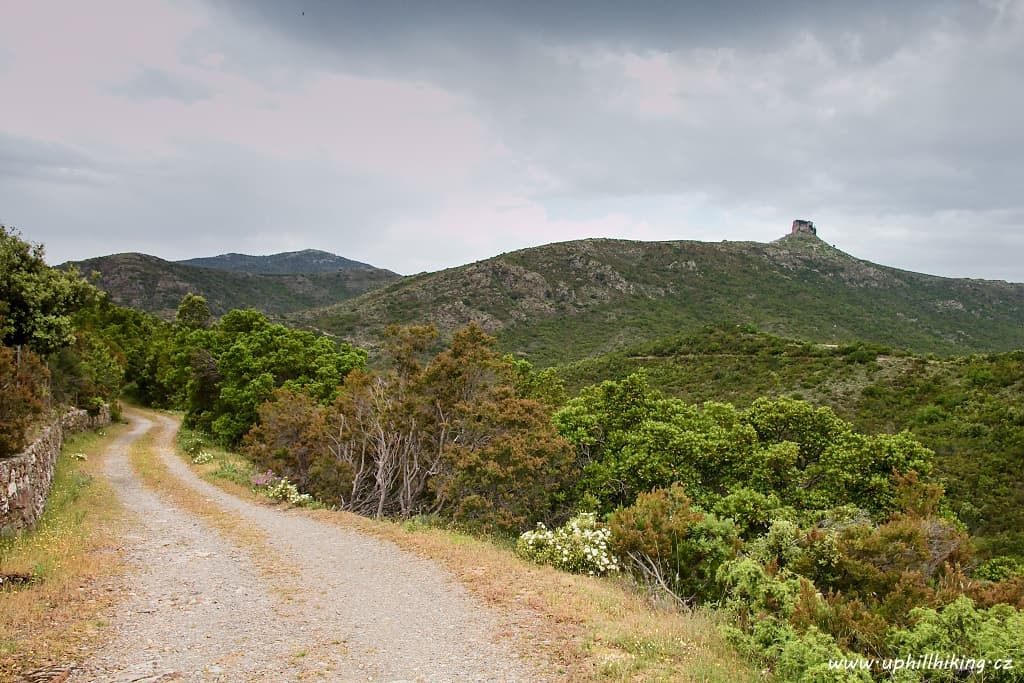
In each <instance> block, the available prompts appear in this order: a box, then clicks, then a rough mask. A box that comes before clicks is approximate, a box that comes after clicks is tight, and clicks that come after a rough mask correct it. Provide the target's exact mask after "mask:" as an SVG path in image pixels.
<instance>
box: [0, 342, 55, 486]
mask: <svg viewBox="0 0 1024 683" xmlns="http://www.w3.org/2000/svg"><path fill="white" fill-rule="evenodd" d="M48 377H49V373H48V372H47V370H46V366H45V365H43V364H42V362H41V361H40V360H39V357H38V356H36V355H35V354H34V353H32V352H31V351H25V352H24V353H23V354H22V357H21V362H20V363H18V362H17V359H16V357H15V353H14V351H13V350H12V349H9V348H7V347H6V346H0V458H3V457H7V456H11V455H16V454H17V453H19V452H21V450H22V449H23V448H24V447H25V445H26V442H27V439H26V435H27V434H28V429H29V426H30V425H31V424H32V421H33V420H34V419H35V418H36V417H38V416H39V415H40V414H41V413H42V412H43V407H44V403H43V401H44V399H45V398H46V381H47V379H48ZM4 493H5V495H6V491H5V492H4Z"/></svg>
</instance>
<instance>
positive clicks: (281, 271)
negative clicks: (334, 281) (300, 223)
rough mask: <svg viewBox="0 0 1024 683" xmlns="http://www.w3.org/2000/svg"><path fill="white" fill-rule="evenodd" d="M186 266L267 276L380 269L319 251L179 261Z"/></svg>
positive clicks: (306, 250)
mask: <svg viewBox="0 0 1024 683" xmlns="http://www.w3.org/2000/svg"><path fill="white" fill-rule="evenodd" d="M176 263H181V264H183V265H186V266H199V267H201V268H215V269H217V270H229V271H232V272H235V273H259V274H264V275H297V274H313V273H333V272H335V271H338V270H347V269H361V270H376V269H375V268H374V267H373V266H371V265H370V264H368V263H360V262H359V261H353V260H351V259H347V258H344V257H341V256H337V255H336V254H332V253H330V252H326V251H320V250H318V249H304V250H302V251H286V252H282V253H280V254H271V255H269V256H249V255H248V254H221V255H220V256H204V257H201V258H192V259H186V260H184V261H176Z"/></svg>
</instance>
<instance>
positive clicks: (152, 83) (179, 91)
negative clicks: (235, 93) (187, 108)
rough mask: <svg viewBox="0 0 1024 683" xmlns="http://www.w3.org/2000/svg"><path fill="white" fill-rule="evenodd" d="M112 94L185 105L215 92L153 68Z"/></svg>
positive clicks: (147, 69)
mask: <svg viewBox="0 0 1024 683" xmlns="http://www.w3.org/2000/svg"><path fill="white" fill-rule="evenodd" d="M111 92H113V93H114V94H115V95H124V96H126V97H131V98H134V99H139V100H159V99H169V100H177V101H179V102H184V103H185V104H194V103H195V102H198V101H200V100H207V99H210V98H211V97H212V96H213V91H212V90H210V89H209V88H207V87H205V86H202V85H200V84H198V83H196V82H194V81H189V80H187V79H185V78H181V77H180V76H176V75H174V74H171V73H168V72H167V71H164V70H163V69H154V68H152V67H144V68H143V69H141V70H140V71H139V72H138V73H137V74H135V75H134V76H132V77H131V79H129V80H128V81H127V82H125V83H123V84H120V85H117V86H114V87H113V88H111Z"/></svg>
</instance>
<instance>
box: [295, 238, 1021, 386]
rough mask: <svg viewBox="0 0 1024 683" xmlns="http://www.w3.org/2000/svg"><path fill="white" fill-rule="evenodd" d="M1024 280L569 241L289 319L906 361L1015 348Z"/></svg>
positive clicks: (758, 252)
mask: <svg viewBox="0 0 1024 683" xmlns="http://www.w3.org/2000/svg"><path fill="white" fill-rule="evenodd" d="M1022 301H1024V285H1014V284H1007V283H1001V282H981V281H976V280H955V279H948V278H939V277H933V276H929V275H921V274H917V273H910V272H906V271H900V270H896V269H893V268H887V267H885V266H879V265H875V264H872V263H869V262H866V261H861V260H858V259H856V258H853V257H852V256H849V255H847V254H844V253H843V252H841V251H838V250H836V249H834V248H832V247H830V246H829V245H827V244H825V243H824V242H822V241H821V240H819V239H817V238H816V237H811V236H793V237H786V238H783V239H781V240H777V241H775V242H772V243H769V244H759V243H754V242H722V243H715V244H711V243H703V242H686V241H678V242H629V241H624V240H604V239H595V240H583V241H577V242H564V243H559V244H549V245H546V246H542V247H536V248H531V249H524V250H521V251H517V252H513V253H510V254H503V255H501V256H497V257H494V258H491V259H487V260H485V261H480V262H478V263H473V264H469V265H466V266H461V267H459V268H451V269H448V270H444V271H440V272H437V273H428V274H422V275H417V276H414V277H408V278H403V279H402V280H400V281H397V282H394V283H392V284H389V285H388V286H386V287H382V288H379V289H376V290H373V291H370V292H367V293H366V294H363V295H361V296H359V297H356V298H354V299H351V300H348V301H344V302H341V303H338V304H335V305H331V306H328V307H326V308H322V309H317V310H312V311H305V312H299V313H293V314H289V316H288V319H289V320H292V321H294V322H295V323H296V324H302V325H308V326H311V327H313V328H315V329H319V330H326V331H328V332H330V333H332V334H336V335H338V336H341V337H344V338H347V339H350V340H352V341H353V342H355V343H358V344H361V345H367V346H376V345H377V344H379V342H380V339H381V335H382V333H383V330H384V328H386V327H387V326H388V325H391V324H416V325H421V324H433V325H435V326H436V327H437V328H438V329H439V330H440V331H441V334H442V337H443V338H448V337H450V335H451V333H452V332H453V331H454V330H455V329H458V328H460V327H462V326H464V325H467V324H469V323H470V322H473V321H476V322H478V323H480V324H481V325H483V326H484V327H485V328H486V329H487V330H488V331H489V332H491V333H492V334H494V335H495V336H497V337H498V343H499V348H500V349H501V350H503V351H506V352H509V353H513V354H515V355H517V356H519V357H523V358H525V359H526V360H529V361H530V362H531V363H533V364H534V365H535V366H537V367H546V366H550V365H557V364H559V363H566V362H571V361H576V360H581V359H583V358H586V357H588V356H591V355H594V354H598V353H606V352H609V351H612V350H614V349H616V348H619V347H622V346H628V345H632V344H637V343H640V342H644V341H650V340H654V339H657V338H660V337H664V336H667V335H673V334H679V333H683V332H691V331H695V330H697V329H699V328H700V327H701V326H702V325H704V324H713V323H721V322H723V321H731V322H733V323H740V324H749V325H755V326H757V327H758V328H760V329H763V330H767V331H769V332H772V333H775V334H780V335H786V336H791V337H798V338H803V339H811V340H815V341H818V342H830V343H837V344H853V343H857V342H858V341H866V342H870V343H872V344H882V345H886V346H899V347H901V348H908V349H912V350H914V351H916V352H919V353H938V354H949V355H954V354H963V353H973V352H991V351H1010V350H1012V349H1015V348H1020V347H1022V346H1024V327H1022V323H1024V307H1022V305H1021V304H1022Z"/></svg>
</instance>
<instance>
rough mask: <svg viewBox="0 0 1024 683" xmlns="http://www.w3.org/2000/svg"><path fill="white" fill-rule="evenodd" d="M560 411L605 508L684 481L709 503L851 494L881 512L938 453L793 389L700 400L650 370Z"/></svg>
mask: <svg viewBox="0 0 1024 683" xmlns="http://www.w3.org/2000/svg"><path fill="white" fill-rule="evenodd" d="M554 420H555V423H556V424H557V425H558V428H559V431H560V433H561V434H562V435H563V436H564V437H565V438H567V439H569V440H570V441H572V442H573V443H574V444H575V445H576V447H577V449H578V453H579V456H580V459H581V461H582V462H583V463H584V468H583V477H582V479H581V490H582V491H586V492H588V493H590V494H592V495H594V496H596V497H597V498H598V500H599V501H600V502H601V505H602V510H603V511H605V512H610V511H611V510H613V509H615V508H616V507H621V506H627V505H630V504H631V503H632V502H633V500H635V498H636V496H637V495H638V494H639V493H641V492H644V491H650V490H652V489H655V488H665V487H668V486H671V485H672V484H673V483H676V482H680V483H683V484H684V485H685V486H686V491H687V494H688V495H690V496H692V497H693V498H694V499H695V500H696V502H697V503H698V504H699V505H701V506H702V507H705V508H711V507H713V506H714V505H715V504H722V503H723V501H722V500H721V498H722V496H723V495H725V496H728V495H731V494H733V493H734V492H736V493H737V494H739V493H740V492H741V491H744V492H746V493H744V494H743V495H748V496H749V495H750V494H751V492H753V493H754V494H759V495H760V496H763V497H764V499H763V501H762V502H761V503H760V504H761V505H767V504H770V505H772V506H774V507H783V506H791V507H795V508H802V509H827V508H831V507H835V506H838V505H843V504H846V503H852V504H854V505H857V506H859V507H861V508H864V509H866V510H869V511H871V512H872V514H874V515H875V516H876V517H879V518H880V517H883V516H885V515H886V514H889V513H891V512H893V511H895V510H896V509H898V508H899V506H900V504H901V501H900V500H899V496H901V495H910V494H908V493H907V492H905V491H903V492H901V491H902V489H901V487H903V488H906V487H907V486H909V485H910V484H908V483H907V482H906V481H904V479H903V478H902V477H903V476H904V475H907V474H909V473H911V472H916V473H920V474H922V475H927V474H928V473H929V472H930V470H931V453H930V452H929V451H928V450H927V449H925V448H924V447H923V446H921V444H920V443H918V442H917V441H916V440H914V439H913V438H912V437H911V436H909V435H908V434H906V433H903V434H897V435H885V434H883V435H877V436H866V435H862V434H857V433H855V432H854V431H853V430H852V427H851V426H850V425H849V424H848V423H846V422H844V421H842V420H840V419H839V418H838V417H837V416H836V415H835V413H833V412H832V411H831V410H830V409H828V408H814V407H813V406H811V405H810V404H808V403H806V402H804V401H797V400H794V399H790V398H785V397H783V398H777V399H766V398H765V399H758V400H756V401H755V402H754V403H753V405H752V406H751V407H750V408H748V409H747V410H742V411H741V410H737V409H735V408H734V407H732V406H731V405H728V404H719V403H708V404H705V405H704V406H703V408H697V407H695V406H690V405H687V404H685V403H684V402H682V401H680V400H678V399H666V398H664V397H662V396H661V394H660V393H659V392H657V391H654V390H652V389H651V388H650V387H649V386H648V384H647V380H646V378H645V377H644V375H642V374H634V375H630V376H629V377H627V378H625V379H624V380H622V381H621V382H603V383H602V384H600V385H598V386H596V387H591V388H588V389H586V390H584V391H583V392H581V394H580V396H579V397H577V398H575V399H573V400H571V401H569V402H568V404H567V405H566V407H565V408H564V409H563V410H561V411H559V412H558V413H557V414H556V415H555V417H554ZM913 481H914V482H915V483H916V482H917V480H916V479H915V480H913ZM924 487H926V483H925V482H920V483H918V484H917V488H915V490H917V489H921V488H924ZM760 523H764V520H763V519H762V520H761V522H760Z"/></svg>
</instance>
